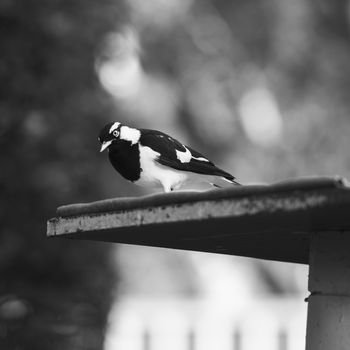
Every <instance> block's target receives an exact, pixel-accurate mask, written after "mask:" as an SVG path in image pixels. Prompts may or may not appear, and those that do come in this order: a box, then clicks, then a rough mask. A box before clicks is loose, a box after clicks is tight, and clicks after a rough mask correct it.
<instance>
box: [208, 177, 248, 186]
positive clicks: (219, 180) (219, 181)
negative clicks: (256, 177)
mask: <svg viewBox="0 0 350 350" xmlns="http://www.w3.org/2000/svg"><path fill="white" fill-rule="evenodd" d="M228 184H230V185H235V186H242V184H240V183H239V182H237V181H235V178H234V177H232V178H231V177H230V178H228V177H224V176H220V177H216V178H215V179H214V181H213V182H211V185H212V186H214V187H217V188H223V187H228V186H227V185H228Z"/></svg>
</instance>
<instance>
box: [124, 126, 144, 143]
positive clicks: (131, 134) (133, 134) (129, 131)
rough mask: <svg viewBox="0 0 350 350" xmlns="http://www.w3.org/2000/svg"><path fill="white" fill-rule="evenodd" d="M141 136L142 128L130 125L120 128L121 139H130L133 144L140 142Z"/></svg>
mask: <svg viewBox="0 0 350 350" xmlns="http://www.w3.org/2000/svg"><path fill="white" fill-rule="evenodd" d="M140 137H141V132H140V130H137V129H134V128H129V127H128V126H124V125H123V126H122V127H121V128H120V139H121V140H125V141H130V142H131V144H132V145H134V144H136V143H137V142H139V140H140Z"/></svg>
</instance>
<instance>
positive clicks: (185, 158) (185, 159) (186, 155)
mask: <svg viewBox="0 0 350 350" xmlns="http://www.w3.org/2000/svg"><path fill="white" fill-rule="evenodd" d="M183 147H185V146H183ZM185 149H186V151H185V152H183V151H179V150H176V157H177V159H178V160H179V161H180V162H181V163H189V162H190V161H191V159H195V160H199V161H200V162H209V160H208V159H206V158H204V157H194V156H193V155H192V153H191V152H190V150H189V149H188V148H186V147H185Z"/></svg>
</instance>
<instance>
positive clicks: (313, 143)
mask: <svg viewBox="0 0 350 350" xmlns="http://www.w3.org/2000/svg"><path fill="white" fill-rule="evenodd" d="M349 25H350V2H349V1H348V0H338V1H333V2H331V1H326V0H313V1H305V0H294V1H289V0H264V1H262V0H254V1H253V0H244V1H242V0H231V1H228V0H216V1H214V0H183V1H175V0H148V1H142V0H124V1H121V0H99V1H98V2H97V1H93V0H50V1H44V0H17V1H13V0H1V1H0V160H1V163H0V188H1V196H0V348H1V349H4V350H13V349H17V350H20V349H36V350H46V349H51V350H54V349H65V350H70V349H72V350H73V349H74V350H78V349H89V350H90V349H91V350H95V349H96V350H97V349H104V350H112V349H113V350H114V349H118V350H119V349H120V350H133V349H135V350H141V349H142V350H143V349H144V350H156V349H164V348H167V349H174V350H175V349H178V350H181V349H190V350H194V349H196V350H203V349H209V348H210V349H213V348H216V349H218V348H220V349H221V350H225V349H235V350H251V349H257V348H259V349H268V350H271V349H272V350H273V349H276V350H287V349H288V350H290V349H302V348H303V344H304V337H305V320H306V304H305V303H304V301H303V299H304V297H306V296H307V286H306V281H307V268H306V266H302V265H296V264H295V265H294V264H282V263H276V262H266V261H259V260H254V259H245V258H237V257H228V256H220V255H215V254H204V253H191V252H181V251H176V250H166V249H154V248H147V247H132V246H127V245H114V244H103V243H97V242H93V243H91V242H82V241H65V240H58V239H57V240H56V239H49V240H48V239H46V238H45V235H46V220H47V219H49V218H50V217H53V216H55V209H56V207H57V206H59V205H62V204H68V203H77V202H89V201H94V200H99V199H104V198H111V197H119V196H139V195H143V194H146V193H149V191H148V192H147V191H146V190H144V189H141V188H137V187H135V186H133V185H131V184H128V183H127V182H126V181H125V180H123V179H121V178H120V176H119V175H118V174H117V173H116V172H115V171H114V170H113V169H112V167H111V166H110V164H109V162H108V160H107V159H106V154H99V144H98V141H97V135H98V132H99V130H100V128H102V126H103V125H104V124H105V123H107V122H109V121H114V120H117V121H121V122H124V123H126V124H128V125H131V126H136V127H146V128H155V129H159V130H162V131H164V132H168V133H170V134H171V135H173V136H175V137H177V138H178V139H180V140H181V141H183V142H185V143H187V144H189V145H190V146H192V147H194V148H197V149H198V150H200V151H201V152H202V153H204V154H205V155H207V156H208V157H209V158H211V159H213V160H214V161H215V163H217V164H218V165H219V166H221V167H222V168H224V169H226V170H228V171H229V172H231V173H233V174H234V175H235V176H236V177H237V179H238V180H239V181H240V182H242V183H244V184H249V183H261V182H266V183H272V182H275V181H279V180H284V179H286V178H292V177H298V176H305V175H334V174H339V175H342V176H345V177H346V176H349V172H350V156H349V155H348V154H347V152H346V149H348V147H349V148H350V137H349V135H350V123H349V112H350V98H349V88H350V74H349V73H350V64H349V62H350V45H349V43H350V31H349Z"/></svg>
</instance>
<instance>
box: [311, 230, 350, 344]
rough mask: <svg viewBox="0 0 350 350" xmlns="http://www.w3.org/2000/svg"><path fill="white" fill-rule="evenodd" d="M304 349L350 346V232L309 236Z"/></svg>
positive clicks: (322, 233)
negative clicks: (308, 295) (308, 294)
mask: <svg viewBox="0 0 350 350" xmlns="http://www.w3.org/2000/svg"><path fill="white" fill-rule="evenodd" d="M309 264H310V273H309V291H310V292H311V295H310V297H309V298H308V301H309V306H308V321H307V335H306V350H330V349H332V350H348V349H350V232H320V233H314V234H312V236H311V242H310V261H309Z"/></svg>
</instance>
